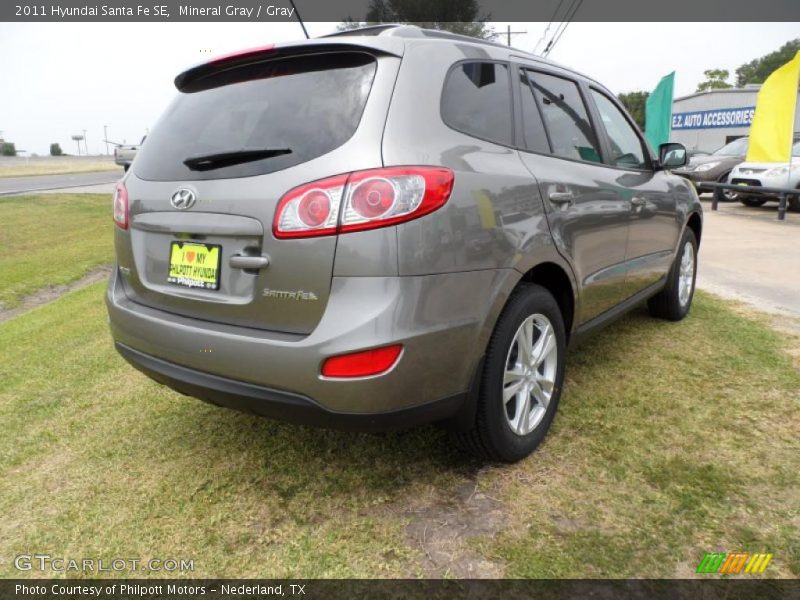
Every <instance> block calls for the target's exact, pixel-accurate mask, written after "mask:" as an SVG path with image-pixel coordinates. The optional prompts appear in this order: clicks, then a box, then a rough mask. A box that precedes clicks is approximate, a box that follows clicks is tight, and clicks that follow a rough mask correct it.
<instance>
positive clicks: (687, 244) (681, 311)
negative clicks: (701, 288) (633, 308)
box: [647, 227, 697, 321]
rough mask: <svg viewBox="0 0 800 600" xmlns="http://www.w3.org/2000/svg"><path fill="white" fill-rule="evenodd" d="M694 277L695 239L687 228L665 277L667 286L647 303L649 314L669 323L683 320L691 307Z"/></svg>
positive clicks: (695, 263) (695, 265)
mask: <svg viewBox="0 0 800 600" xmlns="http://www.w3.org/2000/svg"><path fill="white" fill-rule="evenodd" d="M696 276H697V239H696V238H695V236H694V232H693V231H692V230H691V229H689V228H688V227H687V228H686V229H685V231H684V232H683V237H682V238H681V245H680V250H678V255H677V256H676V257H675V262H674V263H673V264H672V268H671V269H670V272H669V275H668V276H667V285H666V286H665V287H664V289H663V290H661V291H660V292H659V293H658V294H656V295H655V296H653V297H652V298H650V300H648V301H647V307H648V308H649V309H650V314H651V315H653V316H654V317H659V318H661V319H668V320H670V321H680V320H681V319H683V318H684V317H685V316H686V315H687V314H688V313H689V308H690V307H691V305H692V298H693V297H694V284H695V279H696Z"/></svg>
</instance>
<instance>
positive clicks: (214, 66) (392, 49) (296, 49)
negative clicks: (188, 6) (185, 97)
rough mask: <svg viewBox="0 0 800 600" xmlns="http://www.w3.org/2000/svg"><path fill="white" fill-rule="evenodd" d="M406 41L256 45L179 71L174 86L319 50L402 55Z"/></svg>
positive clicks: (189, 85)
mask: <svg viewBox="0 0 800 600" xmlns="http://www.w3.org/2000/svg"><path fill="white" fill-rule="evenodd" d="M403 49H404V43H403V41H402V40H399V39H397V38H381V37H363V38H359V39H358V40H357V41H356V39H354V38H352V37H351V38H344V39H341V40H339V39H330V38H327V39H321V38H317V39H313V40H303V41H302V42H296V43H287V44H268V45H265V46H259V47H256V48H247V49H245V50H240V51H237V52H231V53H229V54H223V55H222V56H217V57H215V58H212V59H211V60H209V61H208V62H204V63H202V64H199V65H196V66H194V67H191V68H189V69H187V70H186V71H184V72H183V73H181V74H179V75H178V76H177V77H176V78H175V87H176V88H178V91H181V92H190V91H192V88H193V87H194V85H193V84H196V83H197V82H198V81H199V80H200V79H202V78H204V77H206V76H207V75H210V74H211V73H214V72H216V71H219V70H221V69H229V68H231V67H240V66H243V65H248V64H252V63H256V62H261V61H264V60H272V59H275V58H283V57H288V56H301V55H303V54H318V53H320V52H341V51H348V50H349V51H362V52H363V51H367V52H370V53H372V54H385V55H391V56H402V55H403Z"/></svg>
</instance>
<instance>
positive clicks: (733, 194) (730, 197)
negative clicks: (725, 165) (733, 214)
mask: <svg viewBox="0 0 800 600" xmlns="http://www.w3.org/2000/svg"><path fill="white" fill-rule="evenodd" d="M730 174H731V172H730V171H728V172H727V173H723V174H722V175H721V176H720V177H719V179H717V181H718V182H719V183H728V176H729V175H730ZM722 197H723V198H725V200H726V201H727V202H736V201H737V200H738V199H739V192H737V191H735V190H730V189H727V188H726V189H723V190H722Z"/></svg>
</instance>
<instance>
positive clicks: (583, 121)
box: [528, 71, 602, 162]
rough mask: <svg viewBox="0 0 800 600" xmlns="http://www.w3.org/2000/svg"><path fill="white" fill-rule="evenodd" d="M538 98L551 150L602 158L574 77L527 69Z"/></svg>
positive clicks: (580, 157) (575, 156)
mask: <svg viewBox="0 0 800 600" xmlns="http://www.w3.org/2000/svg"><path fill="white" fill-rule="evenodd" d="M528 78H529V79H530V82H531V87H532V88H533V93H534V96H535V97H536V102H537V103H538V104H539V107H540V108H541V110H542V118H543V119H544V124H545V126H546V127H547V132H548V133H549V134H550V143H551V144H552V146H553V150H552V153H553V154H555V155H556V156H563V157H564V158H573V159H577V160H587V161H592V162H602V161H601V158H600V146H599V145H598V143H597V136H596V135H595V132H594V130H593V129H592V124H591V122H590V121H589V117H588V116H587V114H586V107H585V106H584V104H583V100H582V98H581V95H580V92H579V91H578V86H577V84H576V83H575V82H574V81H569V80H568V79H563V78H561V77H556V76H555V75H545V74H544V73H538V72H536V71H528Z"/></svg>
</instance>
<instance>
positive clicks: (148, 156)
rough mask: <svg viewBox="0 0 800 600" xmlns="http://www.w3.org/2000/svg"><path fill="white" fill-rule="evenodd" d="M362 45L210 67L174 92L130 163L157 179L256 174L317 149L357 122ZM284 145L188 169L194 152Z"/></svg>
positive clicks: (371, 71) (368, 60) (363, 71)
mask: <svg viewBox="0 0 800 600" xmlns="http://www.w3.org/2000/svg"><path fill="white" fill-rule="evenodd" d="M375 70H376V61H375V58H374V57H372V56H370V55H368V54H365V53H330V54H322V55H314V56H299V57H292V58H284V59H279V60H271V61H263V62H259V63H255V64H249V65H246V66H243V67H237V68H232V69H227V70H221V71H215V72H214V73H213V74H212V75H210V76H208V77H207V78H206V79H205V80H201V81H199V82H198V83H197V84H194V85H193V86H192V90H193V91H191V92H189V93H181V94H179V96H178V97H177V98H176V99H175V100H174V101H173V103H172V104H171V105H170V107H169V108H168V109H167V111H166V113H165V114H164V115H163V116H162V117H161V119H160V120H159V121H158V123H157V124H156V126H155V127H154V128H153V131H152V132H151V133H150V135H149V136H148V138H147V143H146V144H145V145H144V146H143V147H142V150H141V152H140V155H139V156H138V157H137V159H136V161H135V163H134V165H135V166H134V169H135V171H136V175H137V176H139V177H141V178H142V179H150V180H157V181H169V180H191V179H222V178H231V177H248V176H253V175H263V174H266V173H272V172H274V171H278V170H281V169H286V168H288V167H292V166H295V165H298V164H301V163H303V162H307V161H309V160H311V159H313V158H316V157H318V156H322V155H323V154H326V153H328V152H330V151H332V150H334V149H335V148H337V147H339V146H341V145H342V144H344V142H346V141H347V140H348V139H349V138H350V137H351V136H352V135H353V134H354V133H355V131H356V129H357V128H358V124H359V122H360V120H361V114H362V113H363V111H364V107H365V105H366V103H367V98H368V96H369V92H370V88H371V86H372V81H373V78H374V75H375ZM265 149H281V150H289V151H290V152H288V153H283V154H276V155H273V156H269V157H266V158H262V159H259V160H254V161H248V162H242V163H239V164H234V165H230V166H222V167H220V168H213V169H209V170H192V169H190V168H189V167H187V166H186V165H184V161H185V160H187V159H190V158H196V157H199V156H210V155H215V154H226V153H240V152H248V151H262V150H265Z"/></svg>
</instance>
